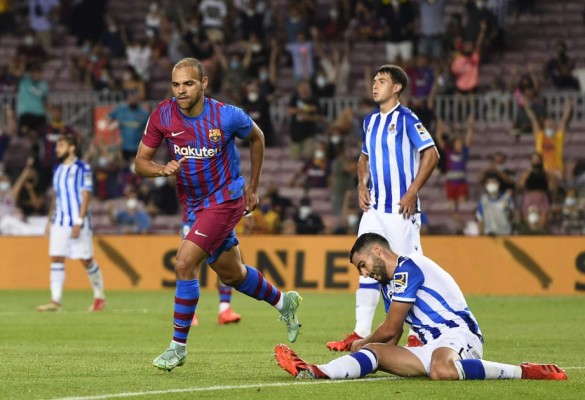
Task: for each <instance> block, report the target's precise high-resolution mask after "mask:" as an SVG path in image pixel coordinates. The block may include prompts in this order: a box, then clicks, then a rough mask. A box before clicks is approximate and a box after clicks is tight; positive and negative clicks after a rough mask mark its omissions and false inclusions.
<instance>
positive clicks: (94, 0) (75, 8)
mask: <svg viewBox="0 0 585 400" xmlns="http://www.w3.org/2000/svg"><path fill="white" fill-rule="evenodd" d="M107 2H108V0H75V1H73V2H70V3H71V15H70V17H69V19H68V21H69V24H70V31H71V33H72V34H73V35H75V37H77V43H78V44H81V43H84V42H85V41H86V40H89V41H91V42H93V43H95V42H98V41H99V38H100V35H101V34H102V32H103V30H104V20H103V18H102V16H103V15H104V14H105V10H106V4H107Z"/></svg>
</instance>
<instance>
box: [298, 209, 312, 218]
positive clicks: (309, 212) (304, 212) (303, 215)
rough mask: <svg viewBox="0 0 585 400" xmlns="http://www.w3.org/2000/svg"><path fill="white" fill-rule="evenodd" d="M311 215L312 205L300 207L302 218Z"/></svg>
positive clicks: (300, 216)
mask: <svg viewBox="0 0 585 400" xmlns="http://www.w3.org/2000/svg"><path fill="white" fill-rule="evenodd" d="M309 215H311V206H301V207H300V208H299V218H300V219H306V218H307V217H308V216H309Z"/></svg>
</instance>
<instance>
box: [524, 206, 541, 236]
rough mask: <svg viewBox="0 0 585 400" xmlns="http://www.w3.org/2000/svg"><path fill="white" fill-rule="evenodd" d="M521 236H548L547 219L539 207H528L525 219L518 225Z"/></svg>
mask: <svg viewBox="0 0 585 400" xmlns="http://www.w3.org/2000/svg"><path fill="white" fill-rule="evenodd" d="M518 234H519V235H546V234H548V227H547V223H546V218H545V217H544V216H543V214H542V212H541V210H540V209H539V207H538V206H537V205H531V206H528V208H527V209H526V213H525V214H524V219H523V220H522V221H520V224H519V225H518Z"/></svg>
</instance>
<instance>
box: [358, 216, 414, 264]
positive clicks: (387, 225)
mask: <svg viewBox="0 0 585 400" xmlns="http://www.w3.org/2000/svg"><path fill="white" fill-rule="evenodd" d="M364 233H378V234H380V235H382V236H384V237H385V238H386V240H388V242H389V243H390V248H391V249H392V251H394V252H395V253H397V254H399V255H408V254H412V253H418V254H422V246H421V244H420V214H415V215H413V216H412V217H410V218H408V219H404V217H403V216H402V215H401V214H389V213H385V212H384V211H379V210H376V209H373V208H372V209H370V210H369V211H367V212H365V213H364V214H363V215H362V220H361V221H360V228H359V231H358V236H361V235H363V234H364Z"/></svg>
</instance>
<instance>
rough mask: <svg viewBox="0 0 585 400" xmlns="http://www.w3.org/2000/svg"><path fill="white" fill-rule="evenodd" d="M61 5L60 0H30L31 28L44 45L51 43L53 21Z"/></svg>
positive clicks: (29, 15) (29, 18)
mask: <svg viewBox="0 0 585 400" xmlns="http://www.w3.org/2000/svg"><path fill="white" fill-rule="evenodd" d="M60 5H61V2H60V0H28V20H29V23H30V28H31V29H32V30H33V31H35V32H36V35H37V38H38V39H39V42H40V43H41V44H42V45H43V46H50V45H51V34H52V31H53V23H54V21H55V20H56V19H57V18H56V14H57V11H58V9H59V6H60Z"/></svg>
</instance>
